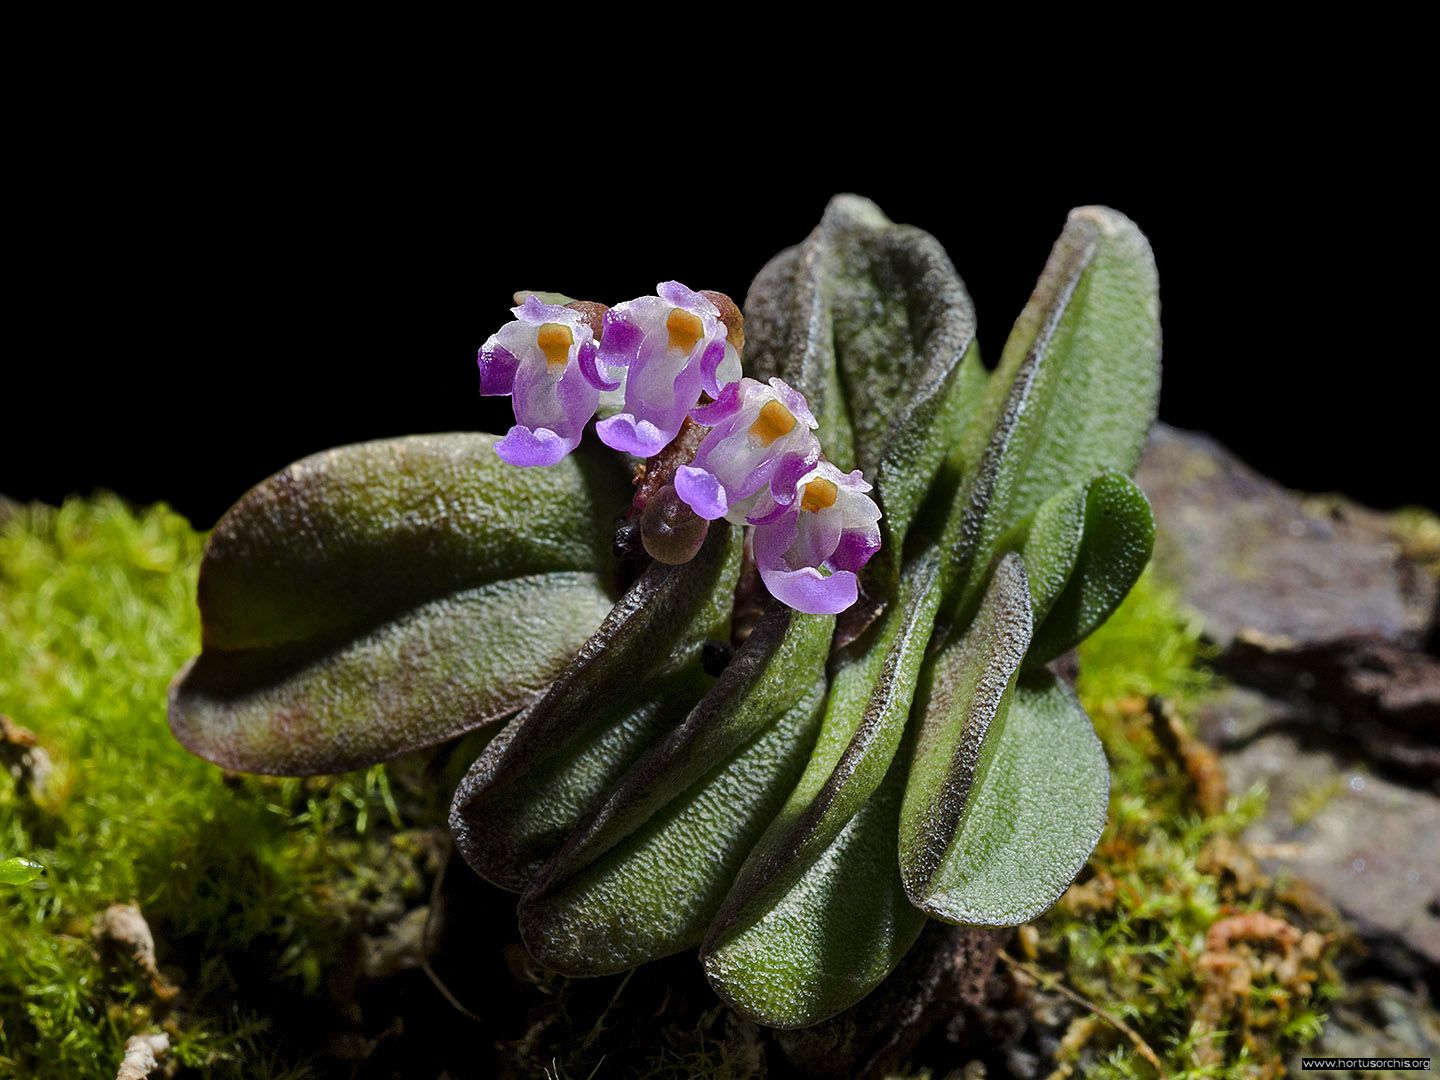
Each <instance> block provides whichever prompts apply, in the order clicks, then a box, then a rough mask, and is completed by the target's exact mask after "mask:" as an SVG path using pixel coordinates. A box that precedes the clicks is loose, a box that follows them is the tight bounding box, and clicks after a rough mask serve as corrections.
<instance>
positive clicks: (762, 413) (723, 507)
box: [675, 379, 820, 525]
mask: <svg viewBox="0 0 1440 1080" xmlns="http://www.w3.org/2000/svg"><path fill="white" fill-rule="evenodd" d="M690 416H691V418H692V419H693V420H694V421H695V422H696V423H697V424H709V425H711V428H710V431H709V432H708V433H707V434H706V436H705V438H704V439H703V440H702V441H701V443H700V446H699V448H698V449H697V450H696V452H695V459H694V461H692V462H691V463H690V464H689V465H682V466H681V467H680V468H679V469H678V470H677V471H676V473H675V491H676V493H677V494H679V496H680V498H681V499H683V500H684V501H685V503H686V505H687V506H689V507H690V509H691V510H693V511H695V513H696V514H698V515H699V516H700V517H702V518H705V519H706V520H707V521H714V520H715V519H716V518H722V517H723V518H725V519H726V520H728V521H731V522H733V523H735V524H737V525H743V524H745V523H747V522H750V523H752V524H753V523H756V522H758V521H760V520H764V519H765V518H766V517H771V516H775V515H776V514H778V513H781V512H783V511H784V509H785V508H786V507H788V506H789V505H790V503H791V502H792V501H793V500H794V499H795V491H796V486H795V485H796V484H797V482H798V481H799V479H800V477H801V476H802V475H804V474H805V473H806V472H807V471H808V470H809V469H811V468H812V467H813V466H814V465H815V463H816V461H817V460H819V457H820V446H819V444H818V443H817V442H816V441H815V435H814V429H815V427H816V421H815V417H814V416H813V415H812V414H811V412H810V408H809V406H808V405H807V404H806V402H805V395H804V394H801V393H800V392H799V391H797V390H794V389H791V387H790V386H789V385H788V384H787V383H785V382H784V381H783V380H781V379H771V380H770V382H769V384H768V385H767V384H765V383H762V382H759V381H757V380H755V379H740V380H738V381H737V382H732V383H730V384H729V385H727V386H726V387H725V388H724V389H723V390H721V391H720V394H719V396H718V397H717V398H716V399H715V400H714V401H713V402H711V403H709V404H707V405H702V406H700V407H699V408H697V409H694V410H693V411H692V412H691V413H690Z"/></svg>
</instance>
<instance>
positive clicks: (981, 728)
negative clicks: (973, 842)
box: [899, 553, 1031, 918]
mask: <svg viewBox="0 0 1440 1080" xmlns="http://www.w3.org/2000/svg"><path fill="white" fill-rule="evenodd" d="M1030 630H1031V626H1030V585H1029V582H1028V580H1027V579H1026V574H1025V567H1024V564H1023V563H1022V562H1021V559H1020V556H1018V555H1016V554H1014V553H1011V554H1009V555H1006V556H1005V557H1004V558H1003V559H1001V560H1000V563H999V565H998V566H997V567H996V570H995V574H994V576H993V577H992V578H991V580H990V588H989V589H988V591H987V592H986V594H985V599H984V601H983V602H982V603H981V605H980V610H979V612H978V613H977V614H976V616H975V620H974V622H972V623H971V624H970V627H969V629H968V630H967V631H966V633H965V635H964V637H962V638H960V640H958V641H956V642H954V643H952V644H950V645H949V646H947V647H946V648H945V650H944V651H943V652H942V653H940V654H939V655H938V656H937V657H935V659H934V660H933V661H932V662H931V664H930V667H929V670H928V673H927V674H928V686H927V692H926V695H925V698H924V699H923V702H922V704H921V706H920V707H919V710H918V711H919V712H920V714H921V724H920V729H919V732H918V734H917V737H916V741H915V753H914V758H913V761H912V762H911V764H910V775H909V783H908V785H907V787H906V789H905V802H904V806H903V808H902V810H901V812H900V833H899V836H900V876H901V878H902V879H903V881H904V883H905V891H906V892H907V893H908V894H909V896H910V900H911V902H912V903H913V904H915V906H916V907H918V908H920V909H922V910H924V911H927V912H929V913H930V914H932V915H937V916H939V917H941V918H947V917H948V915H947V912H946V909H945V906H944V904H943V903H937V902H936V899H935V894H936V890H937V880H938V881H944V880H947V877H946V874H947V872H948V868H949V866H950V864H952V863H954V862H957V861H963V860H964V859H965V857H966V855H965V851H964V850H963V849H958V848H957V847H956V845H955V836H956V828H957V826H958V825H959V823H960V820H961V818H962V817H963V816H964V813H965V808H966V805H967V803H968V801H969V799H970V797H971V794H972V790H973V788H974V785H975V783H976V781H977V774H978V772H979V771H980V768H981V763H982V759H983V757H984V753H985V747H986V745H987V739H988V737H989V735H990V732H991V730H992V729H993V728H994V727H995V726H996V725H997V724H998V723H999V722H1000V718H1001V717H1003V715H1004V712H1005V708H1006V705H1007V703H1008V701H1009V697H1010V693H1011V689H1012V687H1013V686H1014V682H1015V675H1016V673H1017V672H1018V671H1019V670H1020V663H1021V661H1022V660H1023V659H1024V657H1025V650H1026V648H1027V647H1028V646H1029V644H1030Z"/></svg>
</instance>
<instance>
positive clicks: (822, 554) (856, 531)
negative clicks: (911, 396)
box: [754, 460, 880, 615]
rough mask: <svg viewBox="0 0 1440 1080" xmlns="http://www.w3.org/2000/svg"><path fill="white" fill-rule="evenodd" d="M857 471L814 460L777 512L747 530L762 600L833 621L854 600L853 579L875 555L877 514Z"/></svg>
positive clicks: (856, 589)
mask: <svg viewBox="0 0 1440 1080" xmlns="http://www.w3.org/2000/svg"><path fill="white" fill-rule="evenodd" d="M869 490H870V485H869V484H867V483H866V482H865V478H864V476H862V475H861V473H860V470H858V469H857V470H855V471H854V472H852V473H848V474H847V473H843V472H841V471H840V470H839V469H837V468H836V467H835V466H834V465H832V464H830V462H828V461H824V460H821V461H819V462H817V463H815V465H814V466H813V467H812V468H810V469H809V470H808V471H807V472H806V473H805V474H804V475H803V476H801V477H800V478H799V480H798V481H797V483H796V485H795V493H794V497H793V498H792V499H791V500H790V502H789V504H788V506H787V507H786V508H785V510H784V511H783V512H781V513H779V514H778V515H775V516H772V517H770V518H769V519H768V520H766V521H764V522H762V523H761V524H759V525H757V526H756V527H755V536H754V551H755V565H756V567H757V568H758V569H759V571H760V578H761V580H762V581H764V582H765V587H766V588H767V589H769V590H770V594H771V595H772V596H774V597H776V598H777V599H779V600H780V601H781V602H783V603H785V604H788V605H790V607H792V608H795V609H796V610H797V611H806V612H809V613H811V614H812V615H838V614H839V613H840V612H842V611H844V610H845V609H846V608H848V607H849V606H850V605H851V604H853V603H855V601H856V600H857V599H858V598H859V595H860V587H859V580H858V578H857V576H856V575H857V573H858V572H859V570H860V568H861V567H863V566H864V565H865V564H866V563H867V562H869V561H870V556H872V555H874V554H875V552H877V551H879V550H880V526H879V524H878V522H879V521H880V508H879V507H878V506H876V505H875V501H874V500H873V499H871V498H870V496H869V495H867V494H865V493H866V492H867V491H869Z"/></svg>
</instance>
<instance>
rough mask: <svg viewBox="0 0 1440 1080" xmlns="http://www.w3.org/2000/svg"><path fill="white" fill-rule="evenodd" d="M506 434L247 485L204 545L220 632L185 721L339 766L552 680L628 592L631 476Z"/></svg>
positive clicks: (190, 693)
mask: <svg viewBox="0 0 1440 1080" xmlns="http://www.w3.org/2000/svg"><path fill="white" fill-rule="evenodd" d="M494 442H495V440H494V438H493V437H492V436H489V435H479V434H452V435H420V436H412V437H410V438H404V439H390V440H383V441H379V442H371V443H362V444H359V445H356V446H347V447H341V448H338V449H336V450H330V451H327V452H325V453H322V454H317V455H315V456H313V457H309V458H306V459H304V460H303V461H300V462H297V463H296V464H294V465H292V466H290V467H289V468H288V469H285V470H284V471H283V472H281V473H279V474H277V475H275V476H273V477H271V478H270V479H268V480H266V481H264V482H263V483H261V484H259V485H257V486H256V487H255V488H253V489H252V490H251V491H250V492H249V493H248V494H247V495H245V496H244V497H243V498H242V499H241V500H240V501H239V502H238V503H236V504H235V506H233V507H232V508H231V509H230V510H229V511H228V512H227V513H226V514H225V516H224V517H223V518H222V519H221V520H220V522H219V524H218V525H217V526H216V528H215V531H214V532H213V533H212V535H211V537H210V540H209V543H208V544H207V546H206V551H205V556H204V560H203V561H202V563H201V568H200V588H199V591H200V611H201V622H202V632H203V638H204V649H203V652H202V653H201V655H200V656H199V657H197V658H196V659H195V660H193V661H192V662H191V663H190V664H189V665H187V667H186V668H185V669H184V670H182V671H181V672H180V674H179V675H177V676H176V679H175V682H174V684H173V685H172V687H171V694H170V724H171V727H172V728H173V730H174V731H175V734H176V736H177V738H179V740H180V741H181V742H182V743H184V744H185V745H186V746H187V747H189V748H190V749H191V750H193V751H194V752H195V753H197V754H199V755H200V756H201V757H205V758H208V759H209V760H211V761H214V762H216V763H217V764H220V765H224V766H226V767H228V768H236V769H244V770H247V771H250V772H265V773H280V774H285V775H304V774H309V773H317V772H338V771H341V770H343V769H348V768H354V767H357V766H360V765H366V764H370V763H372V762H375V761H380V760H384V759H386V758H389V757H394V756H395V755H396V754H400V753H402V752H405V751H407V750H413V749H417V748H420V747H424V746H430V745H433V744H436V743H440V742H443V741H444V740H446V739H449V738H452V737H454V736H455V735H459V734H462V733H464V732H466V731H470V730H473V729H474V728H477V727H480V726H482V725H484V724H487V723H491V722H494V721H496V720H500V719H503V718H504V717H506V716H508V715H510V714H511V713H513V712H515V711H516V710H517V709H519V708H521V707H523V706H524V705H525V704H527V703H528V702H530V701H532V700H533V699H534V698H535V697H536V696H538V695H539V694H540V692H541V691H543V690H544V688H545V687H546V686H547V685H548V684H549V683H550V681H551V680H552V679H553V678H554V677H555V675H556V674H557V673H558V672H559V671H560V670H561V669H562V668H563V667H564V665H565V664H566V663H567V662H568V661H569V660H570V658H571V657H572V656H573V655H574V653H575V651H576V650H577V649H578V648H579V647H580V646H581V645H582V644H583V643H584V642H585V640H586V639H587V638H588V637H589V636H590V634H591V633H593V632H594V630H595V628H596V627H597V626H598V625H599V624H600V621H601V620H602V619H603V618H604V616H605V613H606V612H607V611H609V610H610V608H611V606H612V605H613V603H614V592H613V588H612V585H611V580H610V579H611V576H612V570H611V567H612V566H613V560H612V557H611V555H610V552H609V547H610V538H609V523H610V521H611V519H612V518H613V515H614V513H615V511H616V509H617V507H621V506H624V504H625V501H626V498H627V493H626V489H625V481H624V475H623V473H622V471H621V470H620V469H619V468H617V467H616V466H615V465H614V464H613V463H610V462H606V461H600V460H595V459H593V458H590V457H589V456H588V455H576V456H574V457H573V458H571V459H568V460H567V461H566V462H562V463H561V464H560V465H558V466H556V467H555V468H553V469H548V470H540V469H528V470H525V469H514V468H511V467H510V466H508V465H506V464H505V463H504V462H502V461H501V460H500V459H499V458H498V457H496V455H495V452H494ZM522 520H523V521H525V522H526V527H525V528H524V529H518V528H516V527H515V526H516V523H517V522H518V521H522Z"/></svg>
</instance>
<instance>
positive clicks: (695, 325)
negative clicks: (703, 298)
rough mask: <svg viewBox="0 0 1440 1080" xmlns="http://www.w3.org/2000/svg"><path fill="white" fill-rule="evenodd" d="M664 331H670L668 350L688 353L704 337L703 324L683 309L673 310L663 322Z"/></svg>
mask: <svg viewBox="0 0 1440 1080" xmlns="http://www.w3.org/2000/svg"><path fill="white" fill-rule="evenodd" d="M665 329H666V330H669V331H670V348H672V349H679V350H680V351H681V352H683V353H689V352H690V351H691V350H693V349H694V348H695V343H696V342H698V341H699V340H700V339H701V338H702V337H704V336H705V324H704V323H702V322H701V321H700V316H699V315H696V314H694V313H693V312H689V311H686V310H685V309H684V308H675V309H674V310H672V311H671V312H670V317H669V318H668V319H666V320H665Z"/></svg>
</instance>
